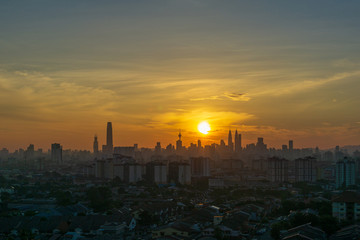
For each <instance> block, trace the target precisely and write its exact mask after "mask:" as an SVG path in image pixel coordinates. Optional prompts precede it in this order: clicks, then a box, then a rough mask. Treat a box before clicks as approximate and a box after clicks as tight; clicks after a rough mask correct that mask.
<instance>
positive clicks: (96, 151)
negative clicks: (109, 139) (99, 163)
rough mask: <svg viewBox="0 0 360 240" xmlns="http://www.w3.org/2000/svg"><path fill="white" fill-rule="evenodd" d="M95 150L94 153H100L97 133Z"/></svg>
mask: <svg viewBox="0 0 360 240" xmlns="http://www.w3.org/2000/svg"><path fill="white" fill-rule="evenodd" d="M93 150H94V154H98V153H99V143H98V140H97V136H96V135H95V137H94V145H93Z"/></svg>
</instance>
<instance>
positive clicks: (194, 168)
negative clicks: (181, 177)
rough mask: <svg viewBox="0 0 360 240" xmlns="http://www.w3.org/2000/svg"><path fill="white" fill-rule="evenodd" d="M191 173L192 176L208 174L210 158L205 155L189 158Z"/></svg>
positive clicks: (205, 175)
mask: <svg viewBox="0 0 360 240" xmlns="http://www.w3.org/2000/svg"><path fill="white" fill-rule="evenodd" d="M190 162H191V175H192V176H193V177H209V176H210V159H209V158H205V157H197V158H190Z"/></svg>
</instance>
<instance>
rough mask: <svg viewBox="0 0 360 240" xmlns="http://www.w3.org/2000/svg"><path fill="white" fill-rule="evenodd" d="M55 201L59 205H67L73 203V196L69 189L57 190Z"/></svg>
mask: <svg viewBox="0 0 360 240" xmlns="http://www.w3.org/2000/svg"><path fill="white" fill-rule="evenodd" d="M55 197H56V203H57V205H60V206H68V205H71V204H73V203H74V202H73V197H72V195H71V192H69V191H66V192H64V191H57V192H56V193H55Z"/></svg>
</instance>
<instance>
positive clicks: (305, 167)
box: [285, 145, 316, 182]
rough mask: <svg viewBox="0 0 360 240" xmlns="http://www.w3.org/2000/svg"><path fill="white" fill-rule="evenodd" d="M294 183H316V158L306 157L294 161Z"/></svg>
mask: <svg viewBox="0 0 360 240" xmlns="http://www.w3.org/2000/svg"><path fill="white" fill-rule="evenodd" d="M285 146H286V145H285ZM295 181H296V182H315V181H316V158H314V157H306V158H298V159H295Z"/></svg>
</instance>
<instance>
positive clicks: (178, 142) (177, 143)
mask: <svg viewBox="0 0 360 240" xmlns="http://www.w3.org/2000/svg"><path fill="white" fill-rule="evenodd" d="M178 136H179V140H177V141H176V151H181V150H182V148H183V147H182V141H181V132H180V131H179V135H178Z"/></svg>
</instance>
